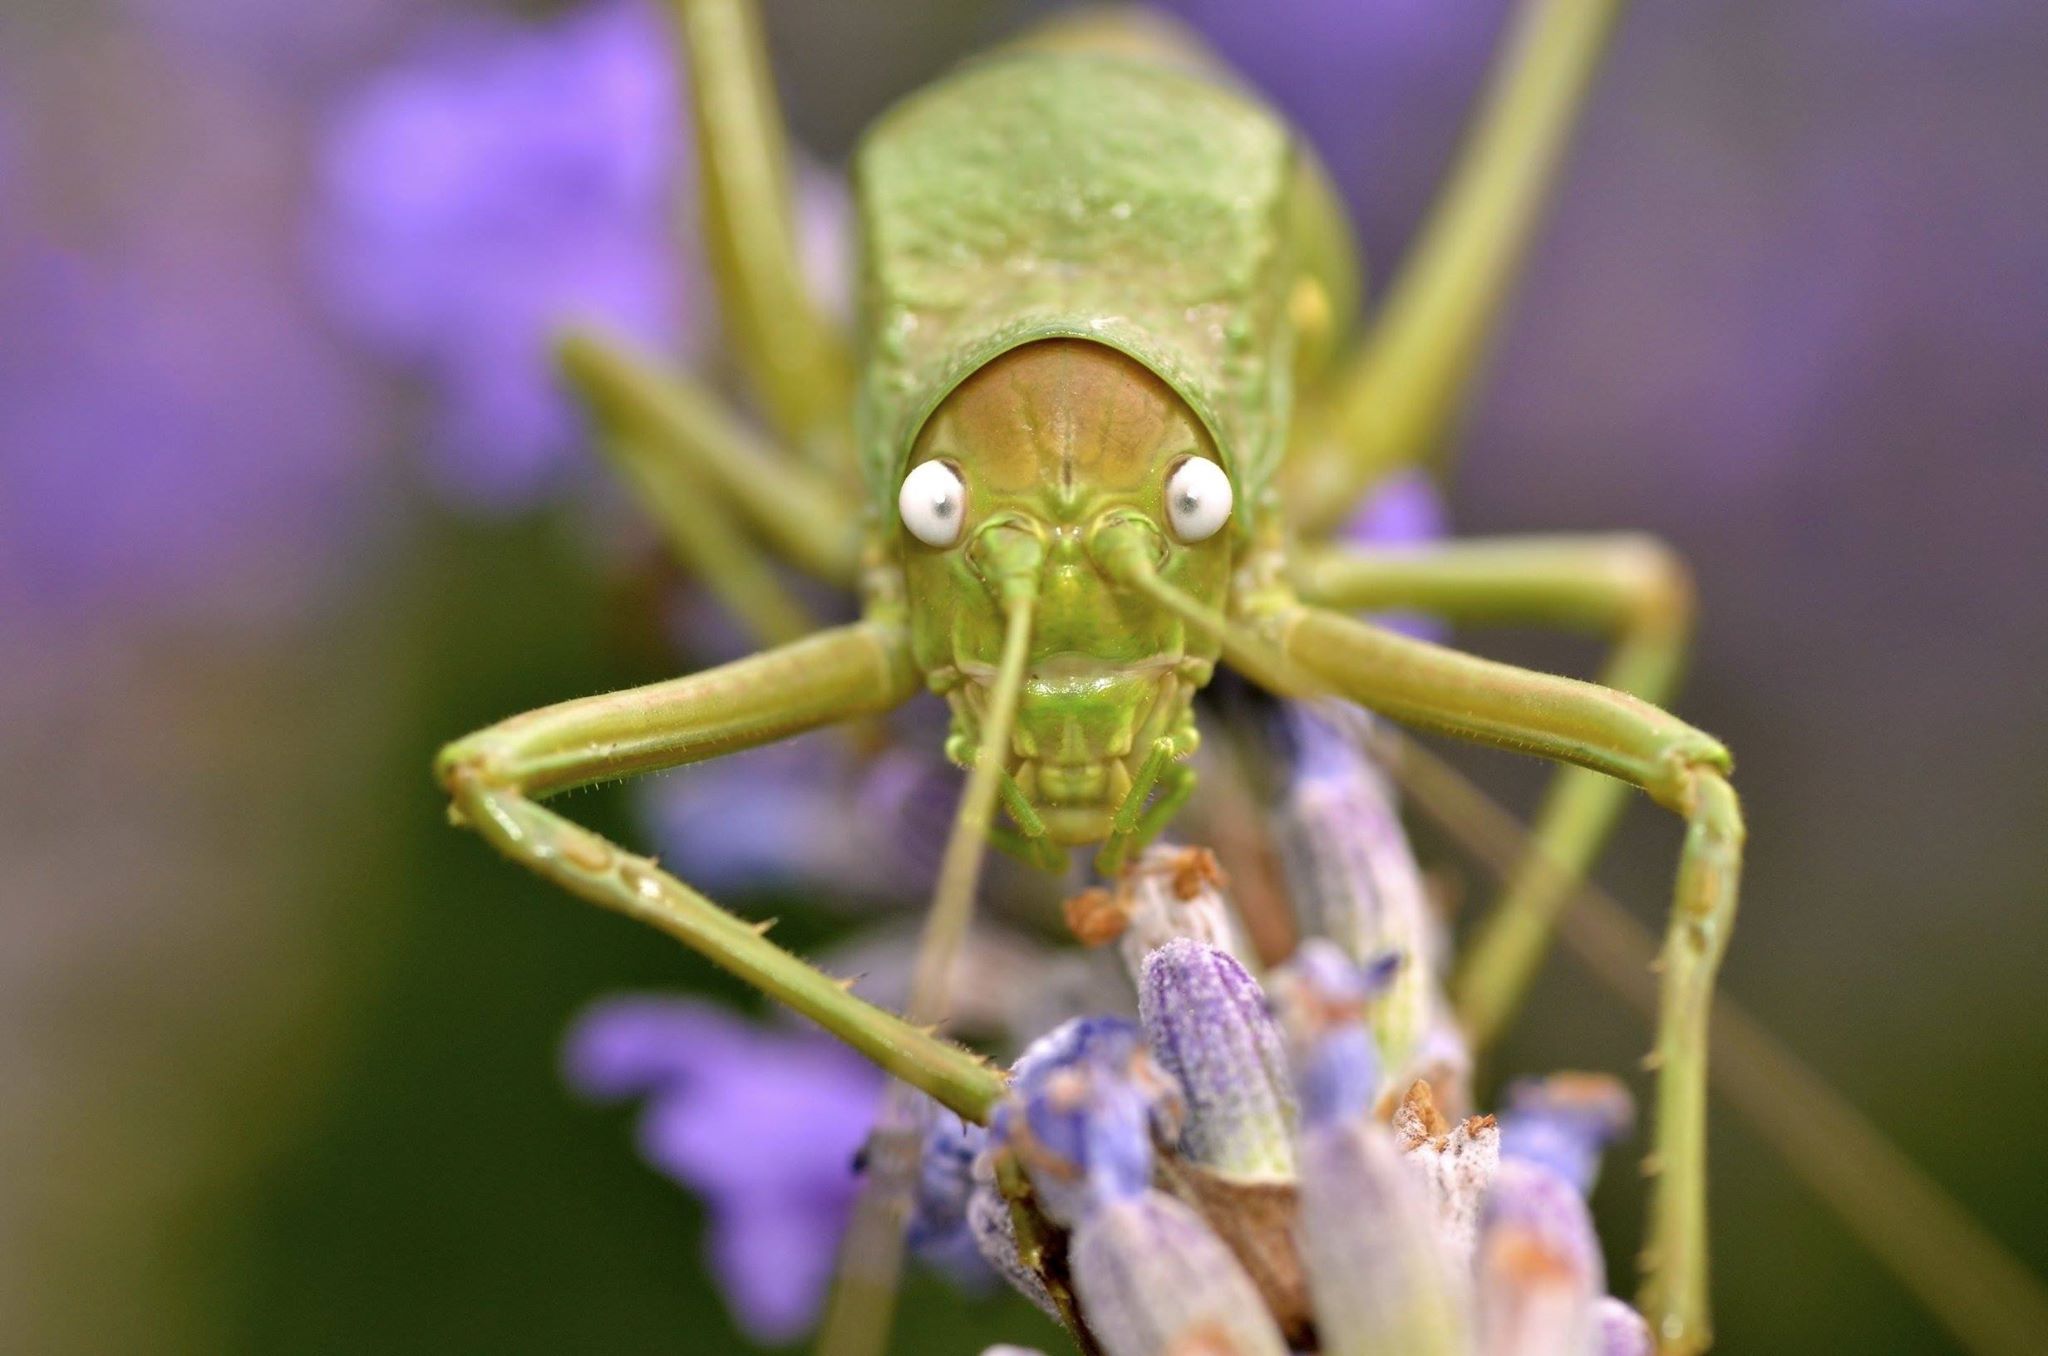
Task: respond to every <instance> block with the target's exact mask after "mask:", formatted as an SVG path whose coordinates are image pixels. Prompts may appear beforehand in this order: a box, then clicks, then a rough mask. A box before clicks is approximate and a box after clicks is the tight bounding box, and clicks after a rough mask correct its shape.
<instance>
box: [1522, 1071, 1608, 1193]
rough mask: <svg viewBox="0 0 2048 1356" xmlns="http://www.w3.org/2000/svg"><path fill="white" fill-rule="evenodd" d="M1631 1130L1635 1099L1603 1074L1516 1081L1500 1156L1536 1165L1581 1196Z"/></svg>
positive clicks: (1558, 1075)
mask: <svg viewBox="0 0 2048 1356" xmlns="http://www.w3.org/2000/svg"><path fill="white" fill-rule="evenodd" d="M1634 1125H1635V1102H1634V1099H1632V1098H1631V1097H1630V1096H1629V1094H1628V1089H1627V1088H1625V1087H1623V1086H1622V1085H1621V1084H1620V1083H1619V1082H1617V1081H1616V1080H1615V1079H1612V1078H1609V1077H1607V1076H1605V1075H1604V1074H1552V1075H1551V1076H1550V1077H1548V1078H1525V1079H1520V1080H1518V1081H1516V1082H1515V1083H1513V1084H1512V1085H1510V1086H1509V1088H1508V1104H1507V1109H1506V1110H1505V1111H1503V1112H1502V1113H1501V1117H1500V1133H1501V1140H1500V1150H1501V1156H1502V1157H1503V1158H1513V1159H1518V1160H1521V1161H1523V1162H1527V1163H1536V1164H1540V1165H1541V1166H1543V1167H1545V1168H1548V1169H1549V1170H1550V1171H1551V1172H1553V1173H1555V1174H1556V1175H1557V1176H1559V1177H1561V1178H1563V1179H1564V1180H1565V1181H1567V1182H1570V1183H1571V1184H1572V1185H1573V1186H1574V1187H1576V1188H1578V1191H1579V1194H1581V1195H1584V1194H1586V1193H1587V1192H1590V1191H1591V1190H1592V1189H1593V1183H1594V1180H1595V1179H1596V1178H1597V1177H1598V1176H1599V1173H1600V1155H1601V1154H1603V1153H1605V1152H1606V1150H1607V1147H1608V1146H1609V1145H1610V1144H1612V1143H1614V1141H1615V1140H1617V1139H1619V1138H1621V1136H1623V1135H1625V1134H1627V1133H1628V1131H1629V1130H1630V1129H1631V1128H1632V1127H1633V1126H1634Z"/></svg>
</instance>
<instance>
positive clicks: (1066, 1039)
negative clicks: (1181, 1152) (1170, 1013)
mask: <svg viewBox="0 0 2048 1356" xmlns="http://www.w3.org/2000/svg"><path fill="white" fill-rule="evenodd" d="M1178 1106H1179V1092H1178V1090H1177V1089H1175V1088H1174V1087H1173V1085H1172V1083H1171V1081H1170V1080H1169V1079H1167V1078H1166V1077H1164V1076H1163V1075H1162V1074H1161V1073H1160V1072H1159V1069H1158V1067H1157V1066H1156V1065H1154V1064H1153V1063H1152V1059H1151V1056H1150V1055H1149V1054H1148V1053H1147V1052H1146V1050H1145V1045H1144V1038H1143V1033H1141V1032H1140V1031H1139V1030H1138V1027H1137V1026H1136V1024H1135V1023H1133V1022H1131V1021H1129V1020H1127V1019H1125V1018H1122V1017H1083V1018H1077V1019H1075V1020H1074V1021H1071V1022H1068V1023H1066V1024H1065V1025H1064V1026H1061V1027H1059V1028H1058V1029H1056V1030H1054V1031H1053V1032H1051V1033H1050V1034H1048V1035H1046V1036H1043V1037H1041V1038H1040V1039H1039V1040H1038V1041H1036V1042H1035V1043H1033V1045H1032V1046H1031V1048H1030V1049H1028V1050H1026V1051H1025V1052H1024V1054H1023V1055H1022V1056H1021V1057H1020V1058H1019V1059H1018V1060H1017V1063H1016V1066H1015V1067H1014V1069H1013V1070H1012V1072H1011V1078H1010V1096H1009V1098H1008V1099H1007V1100H1006V1101H1005V1102H1004V1103H1003V1104H1002V1105H1001V1106H1000V1107H998V1108H997V1109H996V1115H995V1122H994V1125H993V1127H992V1129H993V1131H994V1140H995V1142H996V1143H999V1144H1002V1145H1006V1146H1007V1147H1009V1148H1010V1149H1012V1150H1014V1151H1015V1152H1016V1154H1017V1157H1018V1159H1019V1160H1020V1161H1021V1162H1022V1163H1023V1164H1024V1168H1025V1170H1026V1171H1027V1172H1029V1173H1030V1175H1031V1183H1032V1186H1033V1188H1034V1189H1035V1190H1036V1192H1037V1194H1038V1203H1039V1206H1040V1207H1041V1208H1042V1209H1043V1210H1044V1211H1045V1213H1046V1215H1047V1216H1048V1217H1050V1218H1051V1219H1053V1220H1055V1221H1057V1222H1058V1223H1061V1224H1065V1225H1067V1226H1069V1227H1072V1226H1073V1225H1075V1224H1078V1223H1079V1222H1080V1221H1081V1220H1083V1219H1085V1218H1087V1217H1088V1216H1089V1215H1090V1214H1092V1213H1093V1212H1094V1211H1095V1210H1097V1209H1098V1208H1100V1207H1101V1206H1102V1205H1103V1204H1104V1203H1106V1202H1109V1201H1115V1200H1123V1199H1127V1198H1129V1197H1132V1196H1135V1195H1138V1194H1140V1193H1142V1192H1143V1191H1145V1190H1146V1189H1147V1188H1148V1187H1149V1186H1150V1184H1151V1181H1152V1138H1153V1133H1154V1131H1155V1128H1156V1129H1158V1130H1159V1131H1161V1132H1162V1133H1166V1134H1170V1133H1171V1132H1174V1131H1176V1130H1177V1128H1178V1120H1179V1116H1178Z"/></svg>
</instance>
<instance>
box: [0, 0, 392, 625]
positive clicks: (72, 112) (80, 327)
mask: <svg viewBox="0 0 2048 1356" xmlns="http://www.w3.org/2000/svg"><path fill="white" fill-rule="evenodd" d="M63 56H64V59H63V60H53V61H50V62H48V63H46V64H45V65H44V66H41V67H36V68H24V70H23V72H22V73H21V75H22V81H21V83H20V84H19V85H16V84H15V82H13V81H9V82H6V83H7V84H8V85H9V86H10V87H12V88H14V89H15V92H16V94H17V95H18V97H21V98H23V99H25V100H27V101H29V102H31V103H33V104H34V105H36V106H37V107H38V109H39V116H38V117H37V118H36V120H35V121H34V123H33V124H32V126H33V129H34V135H35V141H34V142H33V143H32V144H29V145H24V146H20V147H18V148H16V147H0V162H7V163H4V164H0V176H4V178H5V184H4V195H5V200H6V204H7V205H6V209H5V211H4V212H0V217H4V218H6V225H5V227H4V228H0V595H5V600H6V601H11V602H13V603H15V604H17V605H19V606H21V607H23V608H24V609H25V611H26V612H28V613H33V614H39V615H42V616H45V617H48V618H53V619H54V618H59V617H62V618H65V619H67V620H68V621H73V622H75V621H76V620H77V619H78V618H79V617H80V615H81V614H90V613H109V612H116V613H127V614H132V613H135V612H139V611H145V610H147V611H152V612H155V613H157V614H159V615H162V614H164V613H167V612H171V611H176V612H179V613H180V614H181V615H184V616H187V617H191V616H195V615H198V614H201V613H204V614H205V615H207V616H209V617H212V618H215V619H229V618H241V617H247V616H250V615H274V614H278V613H281V612H294V611H299V610H302V609H303V608H304V607H305V605H306V602H307V595H308V593H309V592H310V591H311V590H313V589H315V588H316V587H317V586H318V585H320V584H321V583H322V582H324V581H325V580H326V578H327V577H328V575H329V573H330V571H331V569H332V567H333V566H335V565H336V564H337V563H338V561H339V560H340V559H341V558H343V557H344V556H345V555H347V554H348V553H349V552H351V551H352V550H353V549H355V546H356V542H357V539H358V538H359V537H360V535H361V528H362V526H363V523H364V522H365V520H366V518H367V516H368V515H367V509H368V507H369V500H370V492H371V480H372V474H371V473H372V472H373V471H374V467H375V462H374V459H373V458H372V457H371V456H370V455H369V452H368V448H369V446H370V443H371V440H372V425H371V421H370V420H369V418H368V417H367V415H368V410H367V409H366V401H365V396H366V395H367V392H366V390H365V389H364V388H363V386H362V385H361V384H360V383H359V382H358V381H357V380H356V378H355V376H354V374H353V373H352V372H351V370H350V369H349V367H348V366H347V365H346V364H345V362H344V361H343V359H342V357H341V355H340V354H338V353H337V352H335V351H334V350H333V349H332V348H331V346H330V345H329V344H327V343H326V342H325V341H324V340H323V339H322V337H321V336H320V334H319V332H318V327H317V325H316V324H315V323H314V322H313V320H312V318H311V316H310V314H309V313H308V311H307V310H306V308H305V306H304V303H303V299H302V298H301V297H300V296H299V295H298V293H297V292H296V290H295V281H296V279H295V275H294V261H293V259H292V257H291V253H290V248H289V242H288V240H287V239H286V237H285V236H284V233H283V232H281V231H280V230H278V229H277V225H278V219H279V216H280V211H281V209H284V208H286V207H287V205H288V203H289V201H290V194H291V192H292V174H291V165H292V160H293V157H294V155H295V154H296V150H297V147H296V144H295V141H296V137H295V128H294V125H293V121H292V110H291V109H290V107H288V106H286V105H283V104H280V103H278V102H276V101H274V100H272V99H270V98H268V97H264V96H261V95H255V94H252V93H250V92H249V91H247V90H243V89H237V88H234V87H232V86H227V85H203V84H202V83H200V82H198V81H195V80H193V79H192V78H191V75H190V73H189V72H187V71H184V70H182V69H180V68H178V67H177V66H175V65H174V64H172V63H169V62H167V61H165V60H164V58H163V55H162V54H161V53H156V52H152V51H149V50H148V49H142V48H135V47H131V46H123V45H121V44H109V43H105V42H100V41H96V40H93V38H92V35H90V34H89V33H88V34H85V35H81V37H80V39H79V42H78V44H77V47H76V50H73V49H71V48H66V49H65V51H64V53H63ZM109 66H110V67H111V69H106V68H107V67H109ZM51 69H62V70H64V71H66V72H67V78H66V80H65V81H64V82H63V83H62V84H61V85H60V84H59V83H58V82H57V81H56V80H55V79H54V78H52V77H51V76H50V75H49V74H48V73H47V72H48V71H49V70H51ZM96 71H97V72H98V73H99V74H100V75H102V76H104V77H105V78H103V79H92V78H82V77H87V76H89V75H90V74H91V73H93V72H96ZM88 91H89V94H88V93H87V92H88ZM0 117H4V115H0ZM29 126H31V124H27V123H24V124H23V127H24V130H26V128H28V127H29ZM145 126H146V127H147V129H148V131H147V135H146V136H145V135H144V134H143V133H142V130H141V129H142V128H144V127H145ZM0 140H11V139H9V138H4V137H0ZM138 143H146V144H148V145H151V146H163V147H170V148H175V151H174V153H173V154H168V155H154V154H149V153H144V154H141V155H137V154H136V152H135V150H134V149H133V148H134V147H135V146H137V145H138ZM10 151H12V152H13V153H12V154H10ZM108 157H126V160H125V161H117V162H116V163H115V164H113V165H112V166H111V167H107V166H102V169H103V172H100V173H96V174H79V173H76V172H75V167H76V165H77V164H78V163H79V162H80V161H81V160H84V161H86V162H89V163H96V162H97V161H100V160H104V159H106V158H108ZM109 168H110V170H111V172H104V171H106V170H107V169H109ZM60 173H61V174H62V175H64V177H63V179H62V181H61V185H60V183H59V181H58V177H57V176H58V175H59V174H60Z"/></svg>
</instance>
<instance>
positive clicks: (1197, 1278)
mask: <svg viewBox="0 0 2048 1356" xmlns="http://www.w3.org/2000/svg"><path fill="white" fill-rule="evenodd" d="M1068 1267H1069V1270H1070V1271H1071V1273H1072V1275H1073V1284H1074V1294H1075V1297H1076V1298H1077V1299H1078V1300H1079V1301H1080V1306H1081V1317H1082V1319H1083V1320H1084V1321H1085V1322H1086V1323H1087V1325H1088V1331H1089V1333H1090V1334H1091V1335H1092V1336H1093V1337H1094V1338H1095V1341H1096V1343H1097V1345H1099V1346H1100V1347H1101V1348H1102V1350H1103V1351H1104V1353H1106V1356H1192V1354H1193V1353H1211V1352H1213V1353H1218V1356H1286V1352H1287V1345H1286V1343H1285V1342H1284V1341H1283V1340H1282V1339H1281V1336H1280V1330H1279V1329H1278V1328H1277V1327H1275V1326H1274V1324H1273V1320H1272V1319H1271V1318H1270V1317H1269V1316H1268V1315H1267V1313H1266V1308H1265V1305H1264V1304H1263V1303H1262V1302H1261V1301H1260V1299H1259V1292H1258V1290H1257V1288H1256V1287H1254V1286H1253V1285H1252V1282H1251V1278H1250V1277H1248V1276H1246V1275H1245V1273H1244V1268H1243V1267H1241V1266H1239V1265H1238V1262H1237V1259H1236V1258H1235V1257H1233V1256H1231V1254H1230V1250H1229V1249H1228V1248H1226V1247H1224V1246H1223V1243H1222V1242H1221V1240H1219V1239H1218V1238H1217V1237H1216V1235H1214V1234H1212V1233H1211V1232H1209V1229H1208V1227H1207V1226H1206V1225H1204V1224H1203V1223H1202V1219H1201V1216H1199V1215H1197V1214H1196V1213H1195V1212H1194V1211H1192V1210H1190V1209H1189V1208H1188V1207H1187V1206H1185V1205H1182V1204H1181V1203H1180V1202H1179V1201H1177V1200H1174V1199H1173V1198H1172V1197H1171V1196H1168V1195H1165V1194H1164V1193H1162V1192H1157V1191H1147V1192H1144V1193H1141V1194H1139V1195H1136V1196H1130V1197H1126V1198H1123V1199H1120V1200H1115V1201H1110V1202H1107V1203H1105V1204H1104V1205H1103V1206H1102V1207H1101V1208H1100V1209H1098V1210H1096V1211H1095V1212H1094V1213H1093V1214H1092V1215H1090V1216H1089V1217H1088V1218H1087V1219H1086V1220H1084V1221H1083V1222H1082V1224H1081V1226H1080V1227H1079V1228H1078V1229H1076V1230H1075V1231H1074V1236H1073V1240H1072V1244H1071V1246H1070V1249H1069V1251H1068Z"/></svg>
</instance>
